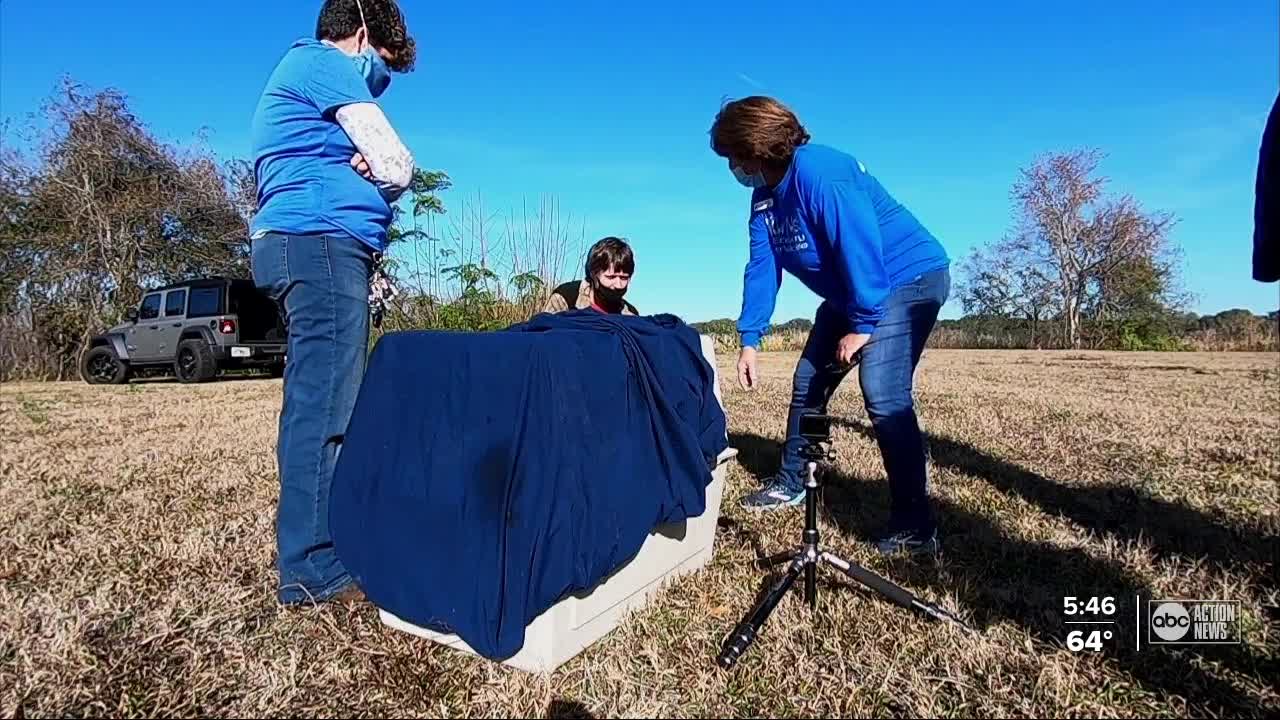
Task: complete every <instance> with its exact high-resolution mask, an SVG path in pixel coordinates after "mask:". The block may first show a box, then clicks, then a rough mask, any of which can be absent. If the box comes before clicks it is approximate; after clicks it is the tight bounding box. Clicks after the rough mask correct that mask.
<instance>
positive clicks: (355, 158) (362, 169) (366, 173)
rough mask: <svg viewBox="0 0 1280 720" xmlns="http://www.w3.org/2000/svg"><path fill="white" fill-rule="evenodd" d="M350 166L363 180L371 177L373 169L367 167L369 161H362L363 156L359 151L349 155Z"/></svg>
mask: <svg viewBox="0 0 1280 720" xmlns="http://www.w3.org/2000/svg"><path fill="white" fill-rule="evenodd" d="M351 168H352V169H353V170H355V171H356V172H358V173H360V177H363V178H364V179H365V180H372V179H373V171H372V170H370V169H369V163H367V162H365V161H364V156H363V155H361V154H360V153H356V154H355V155H352V156H351Z"/></svg>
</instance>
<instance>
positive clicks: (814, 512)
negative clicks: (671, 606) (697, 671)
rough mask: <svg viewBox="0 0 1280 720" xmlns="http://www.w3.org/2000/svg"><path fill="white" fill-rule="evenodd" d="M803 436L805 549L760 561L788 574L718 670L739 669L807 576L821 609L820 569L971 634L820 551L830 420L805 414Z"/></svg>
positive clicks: (747, 621) (813, 604) (725, 652)
mask: <svg viewBox="0 0 1280 720" xmlns="http://www.w3.org/2000/svg"><path fill="white" fill-rule="evenodd" d="M799 435H800V437H801V438H803V439H804V440H805V441H806V442H805V444H804V446H802V447H801V449H800V457H802V458H804V460H805V465H807V473H806V474H807V481H806V482H805V486H804V487H805V498H804V533H803V535H802V536H801V538H802V544H801V545H800V547H799V548H796V549H795V550H794V551H791V552H784V553H782V554H780V555H775V556H773V557H771V558H765V559H763V560H760V564H761V565H763V566H765V567H776V566H778V565H783V564H786V565H787V566H788V567H787V572H786V574H784V575H783V576H782V577H780V578H778V579H777V580H776V581H774V583H773V584H772V585H771V586H770V587H769V590H768V592H766V593H765V594H764V596H763V597H762V598H761V599H760V600H759V601H758V602H757V603H756V605H755V607H753V608H751V611H750V612H749V613H747V616H746V617H744V618H743V619H742V621H741V622H739V623H738V625H737V626H736V627H735V628H734V629H733V632H731V633H730V634H729V637H728V638H726V639H725V642H724V646H723V647H722V648H721V650H720V655H719V656H717V657H716V664H718V665H719V666H720V667H721V668H724V669H726V670H727V669H729V668H732V667H733V666H734V665H736V664H737V663H738V659H739V658H740V657H742V654H743V653H744V652H746V651H747V648H749V647H750V646H751V644H752V643H754V642H755V640H756V636H757V635H758V634H759V632H760V628H761V627H762V626H763V625H764V623H765V622H766V621H767V620H768V619H769V615H770V614H771V613H772V612H773V610H774V608H775V607H777V606H778V603H779V602H781V600H782V596H784V595H786V594H787V592H788V591H790V590H791V587H792V585H794V584H795V582H796V580H797V579H799V577H800V576H801V574H803V575H804V599H805V601H806V602H807V603H808V605H809V608H810V609H811V610H813V609H816V608H817V602H818V565H819V564H822V565H827V566H830V567H833V568H835V569H836V570H839V571H840V572H842V573H844V574H845V575H846V576H847V577H848V578H849V579H851V580H854V581H856V582H859V583H861V584H863V585H865V586H866V587H869V588H871V589H872V590H875V591H877V592H879V593H880V594H881V595H883V596H885V597H887V598H889V599H890V600H891V601H893V602H894V603H897V604H898V605H900V606H902V607H904V608H909V609H914V610H919V611H921V612H924V613H926V614H927V615H930V616H932V617H933V618H935V619H937V620H943V621H946V622H949V623H953V624H955V625H958V626H959V627H961V628H963V629H964V630H966V631H968V632H972V630H971V629H970V628H969V627H968V626H967V625H965V624H964V622H963V621H962V620H960V619H959V618H957V617H956V616H954V615H952V614H951V613H949V612H947V611H946V610H943V609H942V608H940V607H938V606H936V605H933V604H931V603H928V602H925V601H924V600H921V599H920V598H918V597H916V596H915V595H913V594H912V593H911V592H909V591H907V590H906V589H904V588H902V587H899V586H898V585H896V584H894V583H892V582H890V581H889V580H886V579H884V578H882V577H880V576H879V575H876V574H875V573H873V572H871V571H870V570H867V569H866V568H864V567H862V566H861V565H858V564H857V563H855V562H852V561H850V560H845V559H844V558H841V557H839V556H837V555H834V554H832V553H830V552H827V551H825V550H823V549H822V547H821V543H820V539H819V534H818V499H817V498H818V493H819V492H820V491H821V488H822V483H821V482H819V480H818V477H819V473H818V465H819V464H820V463H822V462H824V461H825V462H833V461H834V460H835V459H836V453H835V450H834V449H832V447H831V417H830V416H829V415H826V414H824V413H814V412H809V413H804V414H802V415H801V416H800V428H799Z"/></svg>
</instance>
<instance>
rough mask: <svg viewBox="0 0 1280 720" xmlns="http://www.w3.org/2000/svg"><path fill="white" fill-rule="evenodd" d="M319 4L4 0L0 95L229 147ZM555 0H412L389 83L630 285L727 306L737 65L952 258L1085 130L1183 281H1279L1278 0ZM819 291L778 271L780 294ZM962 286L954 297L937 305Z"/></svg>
mask: <svg viewBox="0 0 1280 720" xmlns="http://www.w3.org/2000/svg"><path fill="white" fill-rule="evenodd" d="M319 5H320V3H319V2H318V0H306V1H305V2H302V1H299V0H253V1H242V0H223V1H222V2H217V3H200V2H192V3H173V2H156V1H152V2H142V1H140V0H116V1H114V2H109V3H104V2H82V1H80V0H70V1H68V0H62V1H59V2H44V3H33V2H16V3H15V2H5V3H3V4H0V114H3V116H4V117H6V118H13V117H15V116H20V115H22V114H24V113H26V112H29V111H31V110H34V109H35V108H36V107H38V104H39V102H40V100H41V99H42V98H44V97H45V96H47V95H48V93H49V92H50V91H51V90H52V89H53V88H54V86H55V84H56V82H57V80H58V78H59V77H60V76H62V75H64V74H69V75H71V76H72V77H74V78H75V79H77V80H79V81H81V82H84V83H86V84H88V85H89V86H91V87H94V88H101V87H106V86H111V87H115V88H118V89H119V90H121V91H123V92H125V93H126V94H127V95H128V96H129V98H130V101H131V104H132V107H133V108H134V110H135V112H137V113H138V115H139V116H140V117H141V118H142V119H143V120H144V121H145V122H147V123H148V125H149V126H150V127H151V129H152V130H153V131H154V132H156V133H157V134H158V135H160V136H161V137H163V138H165V139H167V140H171V141H175V142H189V141H191V140H192V139H193V138H194V137H195V136H196V134H197V133H198V132H199V131H200V130H201V129H205V130H206V131H207V132H208V140H209V143H210V144H211V146H212V147H213V149H214V150H215V151H216V152H218V153H219V154H220V155H223V156H225V157H233V156H239V157H244V156H246V155H247V148H248V146H247V131H248V126H249V119H250V114H251V113H252V111H253V107H254V102H255V100H256V97H257V94H258V92H259V90H260V89H261V86H262V83H263V81H264V80H265V78H266V76H267V74H268V73H269V72H270V70H271V68H272V66H273V64H274V63H275V61H276V60H277V59H278V57H279V55H280V54H281V53H282V52H283V51H284V49H285V48H286V47H287V46H288V45H289V43H290V42H291V41H292V40H293V39H294V38H295V37H298V36H302V35H308V34H310V33H311V32H312V31H313V29H314V23H315V15H316V12H317V10H318V8H319ZM551 5H552V7H546V8H544V7H538V6H537V4H534V3H527V2H520V3H493V2H489V3H485V2H473V3H434V2H425V1H419V0H401V6H402V8H403V9H404V11H405V13H406V15H407V17H408V20H409V23H410V28H411V31H412V32H413V34H414V35H415V37H416V38H417V40H418V42H419V47H420V55H419V62H418V67H417V70H416V71H415V72H414V73H412V74H410V75H397V76H396V77H395V80H394V82H393V83H392V86H391V89H390V90H389V91H388V93H387V94H386V95H385V96H384V106H385V107H386V109H387V112H388V114H389V115H390V116H391V118H392V120H393V122H394V123H395V124H396V125H397V127H398V128H399V129H400V131H401V133H402V134H403V135H404V137H405V139H406V140H407V142H408V144H409V146H410V148H411V150H412V151H413V152H414V155H415V157H416V159H417V160H418V163H419V165H420V166H422V167H425V168H430V169H440V170H444V171H446V172H448V173H449V174H450V175H451V176H452V178H453V180H454V183H455V188H454V189H453V190H452V191H450V192H449V193H447V194H446V195H445V200H446V203H447V204H448V205H449V206H450V208H453V209H457V208H458V207H459V206H460V203H461V202H462V201H463V199H464V198H470V199H472V200H474V199H475V198H476V197H479V198H481V199H482V200H483V203H484V208H485V211H486V212H492V211H498V212H502V211H507V210H510V209H515V210H517V211H518V210H519V208H520V206H521V203H522V202H524V201H525V200H527V201H528V202H529V203H531V204H532V205H536V204H537V201H538V199H539V197H541V196H544V195H548V194H550V195H554V196H555V197H556V199H557V201H558V203H559V206H560V209H561V212H562V213H563V214H565V215H566V216H568V217H571V218H572V219H573V220H574V221H576V222H577V223H578V225H577V227H578V228H579V229H582V230H585V237H586V241H587V242H590V241H591V240H594V239H595V238H597V237H600V236H603V235H607V234H615V235H621V236H624V237H627V238H628V239H630V240H631V242H632V243H633V245H634V247H635V248H636V253H637V258H638V264H639V267H638V269H637V275H636V278H635V281H634V284H633V290H632V292H631V293H630V294H629V296H628V297H629V299H631V300H633V301H634V302H635V304H636V305H638V306H639V307H640V309H641V310H642V311H643V312H674V313H676V314H678V315H681V316H682V317H684V318H685V319H687V320H691V321H693V320H703V319H710V318H713V317H736V316H737V313H738V309H739V306H740V304H741V287H742V277H741V275H742V267H743V264H744V263H745V260H746V255H747V239H746V227H745V219H746V211H747V201H748V197H747V193H748V191H747V190H745V189H744V188H742V187H740V186H739V185H737V183H735V182H734V180H733V178H732V176H731V175H730V174H729V172H728V170H727V169H726V167H725V164H724V162H723V161H722V160H721V159H720V158H718V157H716V156H715V155H714V154H712V153H711V152H710V150H709V148H708V142H707V129H708V127H709V126H710V123H711V120H712V118H713V117H714V115H715V112H716V110H717V108H718V107H719V103H720V101H721V99H722V98H724V97H741V96H744V95H749V94H753V93H766V94H771V95H775V96H777V97H779V98H780V99H782V100H783V101H784V102H787V103H788V104H790V105H791V106H792V107H793V109H795V110H796V111H797V113H798V114H799V115H800V117H801V119H802V121H803V122H804V123H805V124H806V126H807V127H808V128H809V130H810V132H811V133H812V135H813V137H814V141H815V142H822V143H825V144H830V145H834V146H836V147H839V148H842V149H844V150H846V151H849V152H852V153H854V154H855V155H857V156H858V157H859V158H860V159H862V160H863V161H864V163H865V164H866V165H867V166H868V169H870V170H871V171H872V172H873V173H875V174H876V175H877V176H878V177H879V178H880V180H881V181H882V182H883V183H884V184H885V185H886V187H887V188H888V189H889V191H890V192H891V193H893V194H894V195H895V196H896V197H897V198H898V199H899V200H900V201H902V202H903V203H904V204H906V205H907V207H909V208H910V209H911V210H912V211H913V212H914V213H915V214H916V215H918V216H919V217H920V218H921V220H922V221H923V222H924V223H925V224H926V225H927V227H929V229H930V230H932V231H933V232H934V233H935V234H936V235H937V236H938V237H939V239H940V240H941V241H942V242H943V244H944V245H945V246H946V248H947V250H948V251H949V253H950V254H951V255H952V257H953V258H955V259H960V258H962V257H963V256H964V255H965V254H966V253H967V251H968V249H969V248H970V247H972V246H974V245H976V244H981V243H983V242H985V241H988V240H991V239H994V238H998V237H999V236H1000V235H1001V234H1002V233H1004V232H1005V230H1006V229H1007V228H1008V227H1009V225H1010V222H1011V206H1010V203H1009V188H1010V186H1011V184H1012V183H1013V182H1014V180H1015V178H1016V176H1017V172H1018V170H1019V168H1020V167H1023V166H1025V165H1027V164H1028V163H1030V162H1031V161H1032V160H1033V159H1034V158H1035V156H1036V155H1037V154H1039V153H1043V152H1048V151H1056V150H1068V149H1073V148H1077V147H1086V146H1088V147H1096V148H1099V149H1101V150H1103V151H1104V152H1106V153H1107V154H1108V157H1107V159H1106V161H1105V162H1104V165H1103V167H1102V173H1103V174H1104V175H1106V176H1107V177H1109V178H1110V179H1111V181H1112V184H1111V190H1112V191H1113V192H1126V193H1131V194H1133V195H1134V196H1135V197H1136V198H1137V199H1138V200H1139V201H1140V202H1141V203H1142V204H1143V205H1144V206H1145V207H1146V208H1149V209H1161V210H1169V211H1172V212H1174V213H1175V214H1176V215H1177V216H1178V218H1179V219H1180V222H1179V224H1178V225H1177V227H1176V229H1175V231H1174V236H1173V237H1174V239H1175V240H1176V241H1177V242H1178V243H1179V244H1180V245H1181V246H1182V247H1183V249H1184V251H1185V260H1184V265H1183V275H1184V282H1185V285H1186V286H1187V288H1188V289H1189V290H1190V291H1192V292H1193V293H1195V295H1196V296H1197V298H1196V302H1195V304H1194V306H1193V309H1195V310H1197V311H1200V312H1217V311H1219V310H1223V309H1227V308H1232V307H1245V308H1249V309H1251V310H1254V311H1255V312H1266V311H1269V310H1274V309H1275V308H1276V307H1277V305H1278V304H1280V289H1278V288H1277V285H1275V284H1271V285H1262V284H1260V283H1256V282H1253V281H1252V280H1251V279H1250V267H1249V263H1250V252H1251V241H1252V225H1253V220H1252V218H1253V182H1254V172H1255V169H1256V163H1257V147H1258V140H1259V138H1260V136H1261V132H1262V127H1263V124H1264V121H1265V117H1266V113H1267V110H1268V109H1269V108H1270V106H1271V103H1272V101H1273V100H1274V99H1275V95H1276V88H1277V83H1278V82H1280V80H1278V78H1277V57H1278V55H1280V49H1278V48H1277V39H1276V35H1277V33H1276V27H1277V22H1278V18H1277V5H1276V3H1275V1H1274V0H1235V1H1233V2H1232V3H1230V5H1231V10H1230V12H1227V11H1225V9H1219V8H1213V7H1211V6H1209V5H1207V4H1204V3H1189V2H1188V3H1181V4H1173V5H1170V4H1169V3H1165V2H1145V1H1140V2H1130V1H1127V0H1121V1H1120V2H1116V1H1115V0H1112V1H1110V2H1095V1H1093V0H1087V1H1082V2H1076V3H1070V4H1067V3H1053V4H1041V3H1022V2H1017V3H1015V2H1004V1H1001V2H984V3H956V2H912V3H905V2H904V3H876V4H874V5H870V4H868V3H861V2H848V1H847V0H845V1H844V2H830V3H803V4H788V3H778V2H772V3H763V2H747V1H745V0H740V1H738V2H732V3H729V2H719V1H716V2H710V1H708V2H688V1H687V0H686V1H684V2H667V1H666V0H661V1H658V0H655V1H653V2H646V3H621V4H619V3H604V2H593V3H581V4H574V3H554V4H551ZM454 215H455V216H456V215H457V212H455V213H454ZM583 223H585V225H584V224H583ZM695 294H700V295H701V297H698V298H696V299H695V297H694V295H695ZM815 306H816V300H815V299H814V297H813V296H812V295H810V294H809V293H808V292H807V291H805V290H803V289H802V288H800V287H799V284H798V283H797V282H795V281H794V279H791V278H787V279H784V281H783V290H782V294H781V296H780V298H779V304H778V311H777V313H776V314H775V317H774V320H775V322H782V321H784V320H787V319H789V318H792V317H798V316H799V317H810V316H811V315H812V313H813V310H814V308H815ZM959 313H960V303H959V301H958V299H953V300H952V302H951V303H950V304H949V305H948V307H947V308H946V309H945V311H944V317H956V316H958V315H959Z"/></svg>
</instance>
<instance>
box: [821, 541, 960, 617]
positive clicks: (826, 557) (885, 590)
mask: <svg viewBox="0 0 1280 720" xmlns="http://www.w3.org/2000/svg"><path fill="white" fill-rule="evenodd" d="M822 560H823V561H824V562H826V563H827V564H828V565H831V566H833V567H835V568H836V569H837V570H839V571H840V572H842V573H844V574H845V575H848V576H849V578H850V579H852V580H856V581H857V582H859V583H862V584H863V585H866V586H867V587H869V588H871V589H872V590H875V591H876V592H878V593H880V594H881V595H884V596H885V597H887V598H889V599H890V600H892V601H893V602H895V603H897V604H898V605H901V606H902V607H904V608H907V609H908V610H919V611H921V612H923V613H925V614H926V615H929V616H931V617H933V618H934V619H937V620H942V621H943V622H949V623H951V624H953V625H957V626H959V627H960V629H962V630H964V631H965V632H969V633H972V632H973V628H971V627H969V626H968V625H966V624H965V623H964V621H963V620H961V619H960V618H958V617H956V616H955V615H952V614H951V613H949V612H947V611H946V610H943V609H942V608H940V607H938V606H937V605H933V604H931V603H927V602H925V601H924V600H921V599H920V598H918V597H916V596H915V595H913V594H911V592H909V591H908V590H906V589H905V588H902V587H900V586H898V585H895V584H894V583H892V582H890V581H888V580H886V579H884V578H882V577H880V576H879V575H876V574H875V573H873V572H871V571H870V570H867V569H866V568H864V567H862V566H860V565H857V564H856V563H851V562H849V561H847V560H842V559H841V558H838V557H836V556H835V555H832V554H831V553H822Z"/></svg>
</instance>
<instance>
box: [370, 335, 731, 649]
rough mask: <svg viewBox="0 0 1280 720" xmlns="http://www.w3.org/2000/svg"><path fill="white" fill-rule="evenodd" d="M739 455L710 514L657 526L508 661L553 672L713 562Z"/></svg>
mask: <svg viewBox="0 0 1280 720" xmlns="http://www.w3.org/2000/svg"><path fill="white" fill-rule="evenodd" d="M702 352H703V354H704V355H705V356H706V358H707V361H708V362H710V363H711V367H712V368H713V369H715V368H716V358H715V344H714V342H713V341H712V340H711V339H710V338H708V337H706V336H703V337H702ZM715 382H716V386H715V394H716V399H717V400H718V401H720V402H721V404H722V406H723V400H722V396H721V394H720V385H719V382H720V381H719V372H718V371H717V372H716V375H715ZM736 455H737V450H735V449H733V448H729V449H727V450H725V451H724V452H723V453H721V454H720V457H719V462H718V463H717V465H716V468H715V469H714V470H713V471H712V482H711V484H710V485H708V486H707V503H706V512H704V513H703V514H702V515H699V516H698V517H695V518H689V519H688V520H685V521H682V522H678V523H671V524H668V525H662V526H659V527H657V528H655V529H654V531H653V532H652V533H650V535H649V537H648V538H647V539H646V540H645V542H644V544H643V545H642V546H641V547H640V552H639V553H637V555H636V556H635V557H634V558H632V560H631V561H630V562H628V563H627V564H625V565H623V566H622V567H620V568H619V569H618V570H617V571H615V572H614V573H613V574H612V575H610V576H609V577H607V578H605V579H604V580H603V581H601V582H600V583H599V584H597V585H596V586H595V587H594V588H592V589H591V590H590V591H587V592H583V593H580V594H578V595H575V596H572V597H568V598H565V599H564V600H561V601H560V602H558V603H556V604H555V605H553V606H551V607H550V608H548V609H547V611H546V612H544V613H543V614H541V615H539V616H538V617H537V618H535V619H534V621H533V622H532V623H530V624H529V626H528V627H527V628H525V640H524V646H523V647H522V648H521V650H520V652H518V653H517V654H516V655H515V656H514V657H512V658H510V659H508V660H507V661H506V663H505V664H507V665H510V666H512V667H516V668H519V669H521V670H526V671H529V672H551V671H553V670H555V669H556V668H558V667H559V666H560V665H562V664H564V663H565V662H567V661H568V660H570V659H572V658H573V657H575V656H576V655H577V654H578V653H580V652H582V651H583V650H584V649H586V648H587V647H588V646H589V645H591V644H592V643H594V642H595V641H597V640H599V639H600V638H602V637H604V636H605V635H607V634H608V633H609V632H610V631H612V630H613V629H614V628H616V627H617V626H618V624H619V623H621V622H622V621H623V620H624V619H625V617H626V615H627V614H628V613H630V612H631V611H633V610H637V609H639V608H641V607H643V606H644V605H645V604H647V602H648V601H649V599H650V598H651V597H652V596H653V595H654V594H655V593H656V592H658V591H659V590H660V589H662V587H663V585H664V584H665V583H667V582H669V581H671V580H673V579H675V578H677V577H680V576H682V575H684V574H686V573H690V572H694V571H696V570H699V569H701V568H702V567H703V566H705V565H706V564H707V563H708V562H710V560H711V556H712V554H713V552H714V550H715V538H716V525H717V522H718V521H719V519H720V501H721V498H722V497H723V494H724V485H725V476H726V474H727V470H728V468H727V464H728V462H729V461H730V460H731V459H733V458H734V457H735V456H736ZM379 614H380V615H381V618H382V622H383V623H385V624H386V625H387V626H389V627H393V628H395V629H397V630H402V631H404V632H408V633H411V634H414V635H417V636H419V637H423V638H427V639H428V640H431V641H433V642H437V643H440V644H442V645H446V646H448V647H451V648H454V649H456V650H460V651H463V652H467V653H472V654H474V651H473V650H472V649H471V648H470V647H468V646H467V644H466V643H464V642H463V641H462V640H461V639H459V638H458V637H457V636H456V635H445V634H441V633H437V632H433V631H431V630H428V629H426V628H422V627H418V626H416V625H413V624H411V623H408V622H405V621H404V620H401V619H400V618H398V617H396V616H395V615H392V614H391V613H389V612H387V611H385V610H379Z"/></svg>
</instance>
